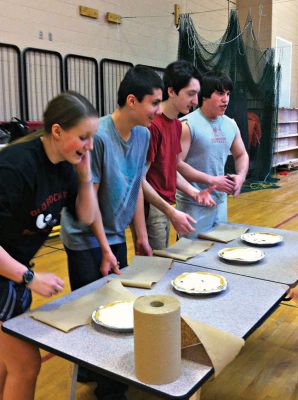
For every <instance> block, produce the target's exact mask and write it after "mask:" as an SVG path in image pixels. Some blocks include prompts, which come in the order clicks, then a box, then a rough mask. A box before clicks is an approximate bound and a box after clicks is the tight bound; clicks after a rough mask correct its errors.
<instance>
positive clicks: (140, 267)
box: [119, 256, 173, 289]
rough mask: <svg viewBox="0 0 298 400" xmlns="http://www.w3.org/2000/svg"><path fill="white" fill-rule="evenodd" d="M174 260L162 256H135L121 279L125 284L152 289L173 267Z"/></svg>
mask: <svg viewBox="0 0 298 400" xmlns="http://www.w3.org/2000/svg"><path fill="white" fill-rule="evenodd" d="M172 262H173V260H167V259H165V258H161V257H146V256H135V257H134V258H133V259H132V261H131V264H130V266H129V268H128V269H127V270H126V271H125V272H123V273H122V274H121V275H120V277H119V280H121V283H122V284H123V285H124V286H131V287H138V288H143V289H151V287H152V285H153V284H154V283H156V282H158V281H160V280H161V278H162V277H163V276H164V274H165V273H166V272H167V271H168V269H169V268H170V267H171V265H172Z"/></svg>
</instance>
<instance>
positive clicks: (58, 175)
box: [0, 138, 77, 278]
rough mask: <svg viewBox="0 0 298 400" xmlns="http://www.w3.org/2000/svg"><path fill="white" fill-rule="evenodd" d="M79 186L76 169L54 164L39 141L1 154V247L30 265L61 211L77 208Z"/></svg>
mask: <svg viewBox="0 0 298 400" xmlns="http://www.w3.org/2000/svg"><path fill="white" fill-rule="evenodd" d="M76 186H77V185H76V174H75V171H74V169H73V166H72V165H71V164H69V163H68V162H66V161H63V162H60V163H58V164H53V163H52V162H51V161H50V160H49V159H48V157H47V155H46V153H45V151H44V148H43V145H42V142H41V140H40V138H38V139H34V140H32V141H29V142H26V143H22V144H16V145H13V146H11V147H8V148H7V149H6V148H5V149H4V150H2V151H0V246H2V247H3V248H4V249H5V250H6V251H7V252H8V253H9V254H10V255H11V256H12V257H13V258H15V259H16V260H18V261H19V262H21V263H23V264H25V265H28V263H29V261H30V259H31V258H32V257H33V256H34V254H35V253H36V251H37V250H38V249H39V248H40V247H41V245H42V244H43V242H44V241H45V240H46V238H47V236H48V235H49V233H50V232H51V230H52V228H53V226H55V225H57V224H59V222H60V213H61V210H62V207H64V206H66V205H67V206H68V207H70V208H72V209H73V208H74V203H75V198H76ZM0 278H1V277H0Z"/></svg>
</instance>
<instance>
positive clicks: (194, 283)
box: [171, 272, 227, 294]
mask: <svg viewBox="0 0 298 400" xmlns="http://www.w3.org/2000/svg"><path fill="white" fill-rule="evenodd" d="M171 284H172V286H173V287H174V289H176V290H178V291H179V292H184V293H188V294H210V293H217V292H221V291H223V290H225V289H226V288H227V281H226V279H225V278H224V277H223V276H221V275H218V274H212V273H209V272H184V273H183V274H181V275H178V276H177V277H176V278H175V279H173V280H172V281H171Z"/></svg>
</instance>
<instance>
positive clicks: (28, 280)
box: [23, 268, 34, 285]
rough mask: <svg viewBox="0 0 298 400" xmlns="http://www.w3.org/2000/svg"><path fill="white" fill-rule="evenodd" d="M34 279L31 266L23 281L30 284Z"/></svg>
mask: <svg viewBox="0 0 298 400" xmlns="http://www.w3.org/2000/svg"><path fill="white" fill-rule="evenodd" d="M33 279H34V272H33V270H32V269H31V268H28V269H27V271H25V272H24V275H23V283H24V284H25V285H29V284H30V283H31V282H32V281H33Z"/></svg>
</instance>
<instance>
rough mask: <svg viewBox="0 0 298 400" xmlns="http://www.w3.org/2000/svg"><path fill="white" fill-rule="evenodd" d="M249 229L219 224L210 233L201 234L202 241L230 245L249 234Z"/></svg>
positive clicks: (199, 235)
mask: <svg viewBox="0 0 298 400" xmlns="http://www.w3.org/2000/svg"><path fill="white" fill-rule="evenodd" d="M247 231H248V228H242V227H239V226H236V225H229V224H218V225H216V227H215V228H214V229H212V230H211V231H209V232H203V233H199V234H198V237H199V238H200V239H209V240H214V241H215V242H221V243H228V242H231V241H232V240H235V239H237V238H238V237H240V236H241V235H242V234H243V233H245V232H247Z"/></svg>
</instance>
